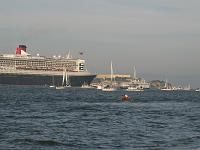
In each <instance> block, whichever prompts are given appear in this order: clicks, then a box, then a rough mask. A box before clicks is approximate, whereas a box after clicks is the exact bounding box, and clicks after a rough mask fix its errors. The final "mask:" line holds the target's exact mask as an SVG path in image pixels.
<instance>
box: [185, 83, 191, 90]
mask: <svg viewBox="0 0 200 150" xmlns="http://www.w3.org/2000/svg"><path fill="white" fill-rule="evenodd" d="M183 90H184V91H190V90H191V87H190V84H188V86H187V87H185V88H183Z"/></svg>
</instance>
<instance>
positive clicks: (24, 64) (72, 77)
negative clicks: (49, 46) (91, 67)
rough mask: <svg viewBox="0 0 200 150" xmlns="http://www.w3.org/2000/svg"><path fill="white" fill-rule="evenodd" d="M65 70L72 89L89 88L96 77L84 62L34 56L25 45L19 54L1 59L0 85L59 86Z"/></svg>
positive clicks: (3, 55) (2, 56) (4, 56)
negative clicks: (77, 87) (86, 86)
mask: <svg viewBox="0 0 200 150" xmlns="http://www.w3.org/2000/svg"><path fill="white" fill-rule="evenodd" d="M64 69H65V70H66V71H67V75H68V78H69V81H70V85H71V86H82V85H83V84H85V83H87V84H88V85H90V83H91V82H92V80H93V79H94V78H95V76H96V75H95V74H91V73H89V72H87V71H86V69H85V60H84V59H72V58H71V57H60V56H59V57H55V56H54V57H52V58H48V57H44V56H39V54H37V56H31V55H30V54H28V53H27V47H26V45H19V47H17V48H16V54H2V55H0V84H13V85H55V86H59V85H61V84H62V80H63V70H64Z"/></svg>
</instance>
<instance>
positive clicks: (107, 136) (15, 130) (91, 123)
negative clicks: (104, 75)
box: [0, 85, 200, 150]
mask: <svg viewBox="0 0 200 150" xmlns="http://www.w3.org/2000/svg"><path fill="white" fill-rule="evenodd" d="M125 93H126V94H128V95H129V96H130V97H131V100H130V101H129V102H123V101H121V95H122V94H125ZM0 149H2V150H7V149H8V150H9V149H10V150H32V149H33V150H36V149H37V150H38V149H39V150H40V149H41V150H66V149H69V150H99V149H104V150H116V149H119V150H134V149H135V150H165V149H166V150H171V149H172V150H185V149H186V150H198V149H199V150H200V92H189V91H188V92H187V91H185V92H184V91H182V92H181V91H176V92H166V91H154V90H148V91H145V92H126V91H123V90H121V91H116V92H102V91H99V90H94V89H80V88H70V89H66V90H55V89H50V88H47V87H37V86H3V85H1V86H0Z"/></svg>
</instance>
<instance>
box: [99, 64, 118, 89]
mask: <svg viewBox="0 0 200 150" xmlns="http://www.w3.org/2000/svg"><path fill="white" fill-rule="evenodd" d="M116 90H117V89H116V88H114V87H113V66H112V61H111V64H110V85H108V86H106V87H104V88H102V91H106V92H111V91H116Z"/></svg>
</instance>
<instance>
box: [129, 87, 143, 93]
mask: <svg viewBox="0 0 200 150" xmlns="http://www.w3.org/2000/svg"><path fill="white" fill-rule="evenodd" d="M126 91H134V92H142V91H144V89H142V88H139V87H134V86H129V87H128V88H127V89H126Z"/></svg>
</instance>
